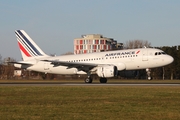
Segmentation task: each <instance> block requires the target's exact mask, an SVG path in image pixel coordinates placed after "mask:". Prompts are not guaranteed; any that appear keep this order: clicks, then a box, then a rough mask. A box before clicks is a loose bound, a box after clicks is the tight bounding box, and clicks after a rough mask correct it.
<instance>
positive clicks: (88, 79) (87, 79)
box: [84, 78, 92, 83]
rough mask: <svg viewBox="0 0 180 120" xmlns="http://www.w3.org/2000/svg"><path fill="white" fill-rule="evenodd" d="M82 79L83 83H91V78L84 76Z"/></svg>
mask: <svg viewBox="0 0 180 120" xmlns="http://www.w3.org/2000/svg"><path fill="white" fill-rule="evenodd" d="M84 81H85V83H92V78H86V79H85V80H84Z"/></svg>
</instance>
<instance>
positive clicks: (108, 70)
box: [96, 65, 118, 78]
mask: <svg viewBox="0 0 180 120" xmlns="http://www.w3.org/2000/svg"><path fill="white" fill-rule="evenodd" d="M96 73H97V75H98V76H99V77H103V78H108V77H115V76H117V75H118V70H117V67H116V66H113V65H107V66H99V67H97V72H96Z"/></svg>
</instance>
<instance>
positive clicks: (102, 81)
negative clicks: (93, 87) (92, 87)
mask: <svg viewBox="0 0 180 120" xmlns="http://www.w3.org/2000/svg"><path fill="white" fill-rule="evenodd" d="M99 81H100V83H107V78H100V79H99Z"/></svg>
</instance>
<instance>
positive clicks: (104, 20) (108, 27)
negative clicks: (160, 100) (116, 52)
mask: <svg viewBox="0 0 180 120" xmlns="http://www.w3.org/2000/svg"><path fill="white" fill-rule="evenodd" d="M179 6H180V0H29V1H22V0H0V27H1V28H0V36H1V39H0V42H1V43H0V55H1V56H2V57H3V58H5V57H12V58H14V59H16V60H21V54H20V51H19V48H18V46H17V41H16V37H15V34H14V30H17V29H24V30H25V31H26V32H27V33H28V34H29V35H30V37H31V38H32V39H33V40H34V41H35V42H36V43H37V44H38V45H39V46H40V47H41V49H42V50H43V51H44V52H45V53H47V54H56V55H61V54H63V53H66V52H73V40H74V38H79V37H81V35H82V34H102V35H103V36H105V37H111V38H114V39H116V40H117V41H118V42H122V43H125V42H126V41H128V40H135V39H139V40H147V41H148V42H150V43H151V45H152V46H153V47H160V46H176V45H180V44H179V42H180V7H179Z"/></svg>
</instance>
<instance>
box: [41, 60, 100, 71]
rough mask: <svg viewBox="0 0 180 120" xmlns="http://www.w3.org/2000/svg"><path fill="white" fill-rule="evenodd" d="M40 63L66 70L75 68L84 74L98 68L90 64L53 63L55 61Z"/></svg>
mask: <svg viewBox="0 0 180 120" xmlns="http://www.w3.org/2000/svg"><path fill="white" fill-rule="evenodd" d="M42 61H45V62H51V64H53V65H54V67H57V66H67V67H68V68H77V69H78V70H79V71H85V72H88V71H89V70H91V69H93V68H94V67H97V66H98V64H92V63H77V62H64V61H55V60H42Z"/></svg>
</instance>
